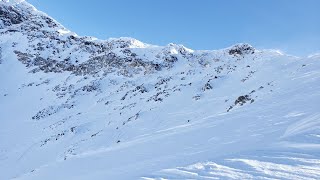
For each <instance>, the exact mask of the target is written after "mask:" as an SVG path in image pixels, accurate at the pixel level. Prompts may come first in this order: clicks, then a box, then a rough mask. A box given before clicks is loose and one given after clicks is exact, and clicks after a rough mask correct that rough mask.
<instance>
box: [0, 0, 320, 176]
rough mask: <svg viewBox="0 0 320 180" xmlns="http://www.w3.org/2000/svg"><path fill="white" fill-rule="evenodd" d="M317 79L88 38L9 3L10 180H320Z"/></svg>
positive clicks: (272, 62) (4, 50) (248, 54)
mask: <svg viewBox="0 0 320 180" xmlns="http://www.w3.org/2000/svg"><path fill="white" fill-rule="evenodd" d="M319 69H320V58H319V56H317V55H314V56H310V57H308V58H299V57H293V56H289V55H285V54H282V53H279V52H277V51H273V50H257V49H255V48H253V47H252V46H250V45H248V44H238V45H234V46H232V47H229V48H226V49H222V50H216V51H196V50H191V49H188V48H186V47H184V46H182V45H177V44H169V45H167V46H155V45H150V44H145V43H142V42H140V41H138V40H136V39H133V38H118V39H109V40H98V39H95V38H93V37H80V36H78V35H76V34H75V33H73V32H70V31H69V30H67V29H66V28H64V27H63V26H62V25H61V24H59V23H58V22H56V21H55V20H53V19H52V18H50V17H49V16H48V15H46V14H44V13H42V12H39V11H37V10H36V9H35V8H34V7H33V6H32V5H30V4H28V3H27V2H25V1H0V83H1V86H0V125H1V126H0V127H1V129H0V172H1V173H0V179H161V178H162V179H210V178H211V179H212V178H218V179H219V178H222V179H268V178H271V179H272V178H275V179H279V178H280V179H319V178H320V166H319V164H320V160H319V153H318V152H319V147H320V146H319V143H320V128H319V127H320V112H319V110H320V109H319V105H318V104H319V100H320V94H319V92H320V91H319V90H320V81H319V80H320V70H319ZM273 167H274V168H273Z"/></svg>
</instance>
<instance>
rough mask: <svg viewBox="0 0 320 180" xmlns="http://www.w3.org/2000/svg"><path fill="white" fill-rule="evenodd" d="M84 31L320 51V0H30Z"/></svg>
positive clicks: (154, 40)
mask: <svg viewBox="0 0 320 180" xmlns="http://www.w3.org/2000/svg"><path fill="white" fill-rule="evenodd" d="M28 2H30V3H31V4H33V5H34V6H35V7H36V8H38V9H39V10H42V11H44V12H46V13H47V14H49V15H50V16H52V17H53V18H55V19H56V20H58V21H59V22H60V23H62V24H63V25H64V26H65V27H67V28H69V29H70V30H72V31H74V32H76V33H77V34H79V35H88V36H95V37H98V38H100V39H107V38H110V37H124V36H125V37H134V38H136V39H138V40H141V41H143V42H146V43H151V44H157V45H166V44H168V43H170V42H173V43H177V44H183V45H185V46H186V47H189V48H191V49H219V48H225V47H228V46H230V45H232V44H235V43H239V42H246V43H250V44H252V45H253V46H255V47H258V48H272V49H280V50H282V51H284V52H286V53H289V54H293V55H298V56H305V55H308V54H312V53H316V52H320V10H319V8H320V1H319V0H241V1H240V0H219V1H218V0H88V1H84V0H81V1H79V0H28Z"/></svg>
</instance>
